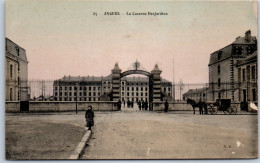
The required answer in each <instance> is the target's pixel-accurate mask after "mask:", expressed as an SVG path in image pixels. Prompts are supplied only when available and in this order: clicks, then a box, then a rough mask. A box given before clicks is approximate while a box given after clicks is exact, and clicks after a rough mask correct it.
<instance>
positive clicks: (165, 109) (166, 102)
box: [164, 100, 169, 113]
mask: <svg viewBox="0 0 260 163" xmlns="http://www.w3.org/2000/svg"><path fill="white" fill-rule="evenodd" d="M168 109H169V103H168V101H167V100H166V101H165V103H164V111H165V113H166V112H168Z"/></svg>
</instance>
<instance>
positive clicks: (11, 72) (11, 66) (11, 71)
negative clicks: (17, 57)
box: [10, 65, 13, 78]
mask: <svg viewBox="0 0 260 163" xmlns="http://www.w3.org/2000/svg"><path fill="white" fill-rule="evenodd" d="M10 78H13V65H10Z"/></svg>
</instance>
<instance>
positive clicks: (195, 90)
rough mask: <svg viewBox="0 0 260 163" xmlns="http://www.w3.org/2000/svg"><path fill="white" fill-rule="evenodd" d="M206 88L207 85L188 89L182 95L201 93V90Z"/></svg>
mask: <svg viewBox="0 0 260 163" xmlns="http://www.w3.org/2000/svg"><path fill="white" fill-rule="evenodd" d="M207 89H208V87H203V88H196V89H189V90H188V92H185V93H184V94H183V95H186V94H196V93H201V92H204V91H205V90H207Z"/></svg>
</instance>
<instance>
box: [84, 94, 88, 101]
mask: <svg viewBox="0 0 260 163" xmlns="http://www.w3.org/2000/svg"><path fill="white" fill-rule="evenodd" d="M84 96H87V92H84ZM85 101H86V100H85Z"/></svg>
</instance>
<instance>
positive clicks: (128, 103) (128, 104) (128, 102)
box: [127, 99, 130, 108]
mask: <svg viewBox="0 0 260 163" xmlns="http://www.w3.org/2000/svg"><path fill="white" fill-rule="evenodd" d="M129 106H130V101H129V99H127V107H128V108H129Z"/></svg>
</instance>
